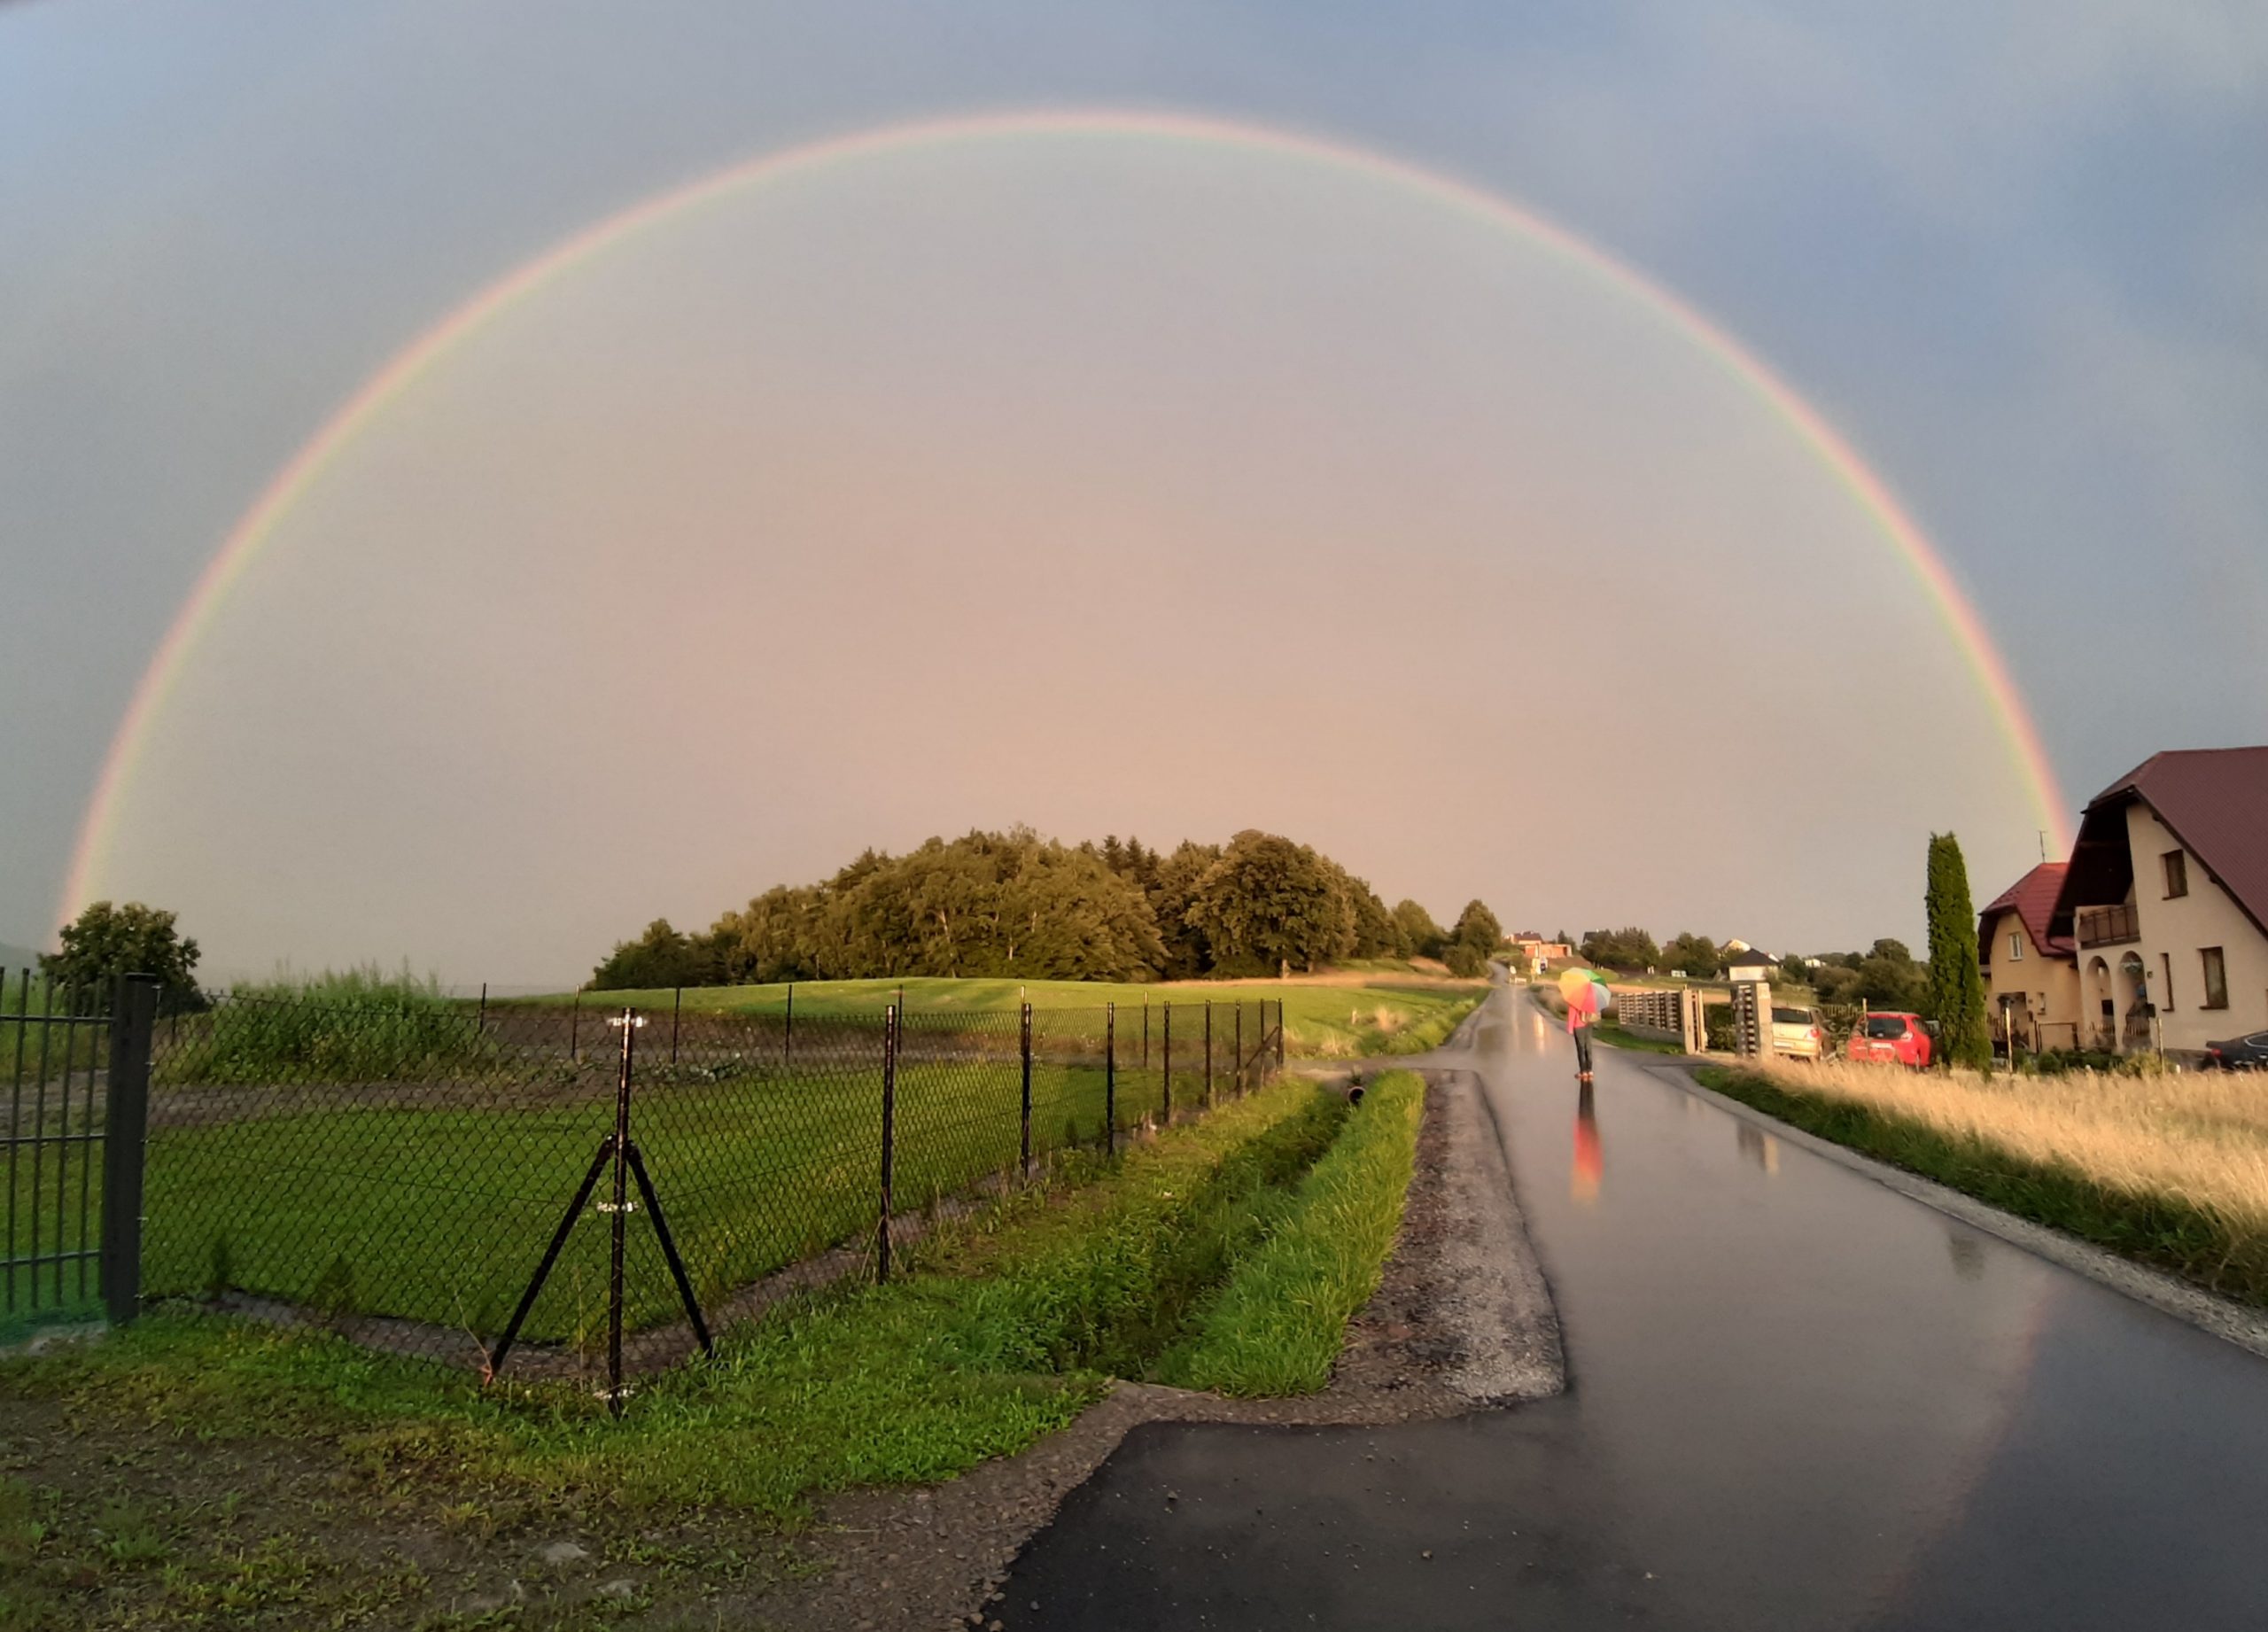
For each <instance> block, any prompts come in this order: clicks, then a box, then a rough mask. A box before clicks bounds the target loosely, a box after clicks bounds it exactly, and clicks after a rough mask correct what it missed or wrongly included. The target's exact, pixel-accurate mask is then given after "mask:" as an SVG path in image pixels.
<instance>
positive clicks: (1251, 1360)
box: [1158, 1071, 1425, 1395]
mask: <svg viewBox="0 0 2268 1632" xmlns="http://www.w3.org/2000/svg"><path fill="white" fill-rule="evenodd" d="M1424 1113H1425V1084H1424V1081H1423V1079H1421V1078H1420V1077H1418V1076H1417V1075H1416V1074H1415V1073H1414V1072H1410V1071H1393V1072H1388V1073H1387V1074H1386V1075H1385V1076H1381V1077H1379V1079H1378V1081H1377V1082H1376V1083H1375V1084H1372V1085H1371V1089H1370V1091H1369V1092H1368V1093H1367V1094H1366V1095H1365V1096H1364V1098H1363V1106H1362V1108H1361V1109H1360V1110H1359V1111H1356V1112H1355V1113H1353V1114H1352V1115H1349V1117H1348V1123H1347V1126H1346V1127H1345V1128H1344V1129H1343V1130H1342V1131H1340V1137H1339V1139H1338V1140H1337V1142H1336V1143H1334V1144H1333V1145H1332V1147H1331V1150H1330V1152H1329V1154H1326V1155H1325V1156H1324V1158H1323V1160H1322V1161H1320V1162H1317V1164H1316V1165H1315V1168H1314V1169H1313V1170H1312V1171H1310V1172H1309V1174H1308V1176H1307V1177H1306V1178H1305V1179H1303V1180H1302V1181H1301V1184H1300V1187H1299V1191H1298V1193H1297V1194H1296V1196H1295V1197H1294V1198H1293V1202H1292V1206H1291V1208H1290V1211H1289V1213H1288V1216H1286V1217H1285V1219H1284V1220H1283V1221H1282V1223H1281V1224H1279V1225H1278V1227H1277V1228H1276V1229H1275V1230H1274V1231H1273V1232H1271V1233H1270V1236H1269V1237H1268V1240H1266V1242H1265V1243H1264V1244H1262V1246H1261V1247H1259V1249H1258V1250H1257V1251H1255V1252H1254V1253H1253V1254H1252V1255H1251V1256H1250V1257H1249V1258H1247V1260H1246V1261H1245V1262H1244V1263H1242V1264H1240V1265H1239V1267H1238V1269H1237V1271H1236V1273H1235V1275H1234V1276H1233V1277H1232V1278H1231V1279H1230V1280H1228V1281H1227V1282H1226V1283H1225V1284H1224V1285H1223V1286H1222V1287H1221V1289H1220V1290H1219V1292H1218V1293H1216V1294H1214V1296H1213V1297H1211V1298H1210V1299H1209V1300H1208V1302H1207V1303H1206V1304H1205V1306H1204V1307H1203V1308H1202V1309H1200V1311H1199V1313H1198V1316H1197V1317H1196V1319H1195V1320H1194V1321H1193V1322H1192V1328H1193V1329H1192V1332H1191V1333H1190V1335H1189V1336H1188V1337H1187V1338H1186V1339H1185V1340H1184V1341H1183V1342H1182V1343H1181V1344H1179V1345H1177V1347H1176V1348H1174V1349H1173V1350H1172V1351H1171V1352H1170V1353H1169V1354H1168V1355H1167V1356H1166V1357H1165V1359H1164V1360H1163V1361H1162V1362H1161V1364H1160V1366H1159V1368H1158V1375H1159V1377H1160V1379H1161V1380H1163V1381H1166V1382H1170V1383H1177V1384H1179V1385H1181V1386H1182V1387H1191V1388H1211V1389H1216V1390H1217V1391H1219V1392H1220V1393H1223V1394H1228V1395H1291V1394H1311V1393H1313V1392H1315V1391H1316V1390H1317V1389H1318V1388H1321V1387H1324V1385H1325V1384H1326V1383H1328V1382H1329V1381H1330V1380H1331V1370H1332V1365H1333V1364H1335V1363H1336V1362H1337V1360H1338V1358H1339V1351H1340V1348H1341V1347H1342V1346H1343V1345H1344V1343H1345V1341H1346V1333H1347V1322H1348V1320H1349V1319H1351V1318H1352V1317H1354V1315H1355V1311H1356V1310H1358V1309H1361V1308H1362V1307H1363V1304H1364V1303H1366V1302H1369V1301H1370V1297H1371V1294H1372V1293H1374V1292H1376V1291H1377V1290H1378V1285H1379V1274H1380V1272H1381V1271H1382V1269H1383V1267H1384V1265H1385V1263H1386V1255H1387V1254H1388V1253H1390V1252H1391V1251H1392V1250H1393V1249H1394V1238H1395V1236H1396V1234H1397V1233H1398V1232H1400V1230H1401V1228H1402V1204H1403V1202H1404V1201H1405V1200H1406V1199H1407V1197H1408V1194H1409V1189H1410V1173H1411V1171H1412V1170H1413V1169H1414V1168H1415V1165H1416V1162H1417V1128H1418V1123H1419V1121H1420V1119H1421V1118H1422V1116H1423V1115H1424Z"/></svg>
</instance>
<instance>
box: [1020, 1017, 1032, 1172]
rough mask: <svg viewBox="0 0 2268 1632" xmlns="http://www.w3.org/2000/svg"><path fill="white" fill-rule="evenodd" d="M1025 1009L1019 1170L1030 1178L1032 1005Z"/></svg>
mask: <svg viewBox="0 0 2268 1632" xmlns="http://www.w3.org/2000/svg"><path fill="white" fill-rule="evenodd" d="M1023 1008H1024V1017H1023V1057H1024V1095H1023V1138H1022V1144H1021V1147H1020V1148H1021V1154H1019V1156H1018V1158H1017V1160H1018V1162H1020V1163H1021V1166H1020V1167H1019V1169H1018V1170H1019V1171H1021V1173H1022V1174H1023V1175H1024V1176H1025V1177H1030V1176H1031V1005H1030V1004H1029V1003H1027V1004H1025V1005H1024V1006H1023Z"/></svg>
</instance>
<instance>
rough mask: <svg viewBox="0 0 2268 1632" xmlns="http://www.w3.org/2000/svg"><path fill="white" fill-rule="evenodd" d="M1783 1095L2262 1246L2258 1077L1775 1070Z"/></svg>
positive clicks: (2263, 1137) (2264, 1202) (2264, 1122)
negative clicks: (1966, 1143)
mask: <svg viewBox="0 0 2268 1632" xmlns="http://www.w3.org/2000/svg"><path fill="white" fill-rule="evenodd" d="M1764 1075H1765V1076H1767V1078H1768V1079H1769V1080H1770V1081H1771V1082H1772V1083H1773V1084H1775V1086H1777V1087H1778V1088H1780V1089H1781V1090H1782V1091H1783V1092H1787V1093H1790V1094H1797V1095H1802V1094H1815V1095H1821V1096H1824V1097H1827V1098H1831V1099H1844V1100H1852V1101H1855V1102H1857V1103H1859V1104H1861V1105H1865V1106H1869V1107H1874V1108H1875V1109H1877V1110H1881V1111H1885V1112H1890V1113H1893V1114H1896V1115H1903V1116H1907V1117H1910V1118H1912V1119H1913V1120H1915V1121H1916V1122H1919V1123H1923V1124H1925V1125H1926V1126H1928V1127H1930V1128H1932V1129H1934V1130H1936V1131H1938V1132H1940V1133H1944V1134H1949V1135H1952V1136H1954V1137H1956V1138H1959V1137H1962V1136H1969V1137H1973V1138H1976V1139H1981V1140H1984V1141H1985V1142H1986V1143H1988V1144H1991V1145H1994V1146H1999V1147H2000V1149H2002V1150H2005V1151H2007V1152H2008V1153H2009V1154H2012V1155H2016V1156H2018V1157H2022V1158H2025V1159H2028V1160H2031V1161H2034V1162H2060V1163H2062V1165H2064V1166H2066V1167H2068V1168H2070V1169H2073V1170H2077V1171H2078V1172H2079V1173H2081V1174H2084V1175H2085V1176H2086V1177H2089V1178H2092V1179H2093V1180H2095V1181H2097V1182H2098V1183H2101V1184H2103V1185H2109V1186H2110V1187H2112V1188H2114V1189H2117V1190H2121V1191H2124V1192H2125V1193H2128V1194H2130V1195H2135V1196H2140V1197H2144V1198H2148V1197H2153V1196H2168V1197H2171V1198H2173V1199H2175V1200H2178V1201H2186V1202H2187V1203H2188V1204H2189V1205H2191V1206H2193V1207H2195V1208H2199V1209H2201V1210H2202V1211H2204V1212H2207V1213H2210V1214H2212V1215H2214V1216H2218V1217H2219V1218H2221V1219H2222V1220H2223V1221H2224V1222H2225V1224H2226V1225H2227V1226H2228V1227H2229V1228H2230V1230H2231V1231H2232V1232H2233V1233H2236V1234H2240V1235H2254V1236H2257V1235H2268V1076H2258V1075H2255V1074H2253V1073H2249V1072H2229V1071H2186V1072H2171V1071H2164V1072H2153V1073H2150V1074H2148V1075H2146V1076H2124V1075H2119V1076H2107V1075H2104V1074H2101V1073H2099V1072H2094V1071H2079V1072H2074V1073H2073V1074H2071V1075H2070V1076H2039V1077H2031V1076H2013V1077H2011V1076H1991V1077H1986V1076H1978V1075H1977V1073H1975V1072H1973V1071H1952V1072H1946V1071H1907V1070H1904V1069H1899V1068H1898V1067H1895V1066H1870V1065H1856V1064H1852V1062H1850V1061H1828V1062H1826V1063H1824V1064H1821V1065H1818V1066H1806V1065H1798V1064H1793V1063H1788V1062H1780V1063H1775V1064H1774V1065H1771V1066H1769V1067H1767V1068H1766V1069H1765V1072H1764Z"/></svg>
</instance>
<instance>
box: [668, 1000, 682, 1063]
mask: <svg viewBox="0 0 2268 1632" xmlns="http://www.w3.org/2000/svg"><path fill="white" fill-rule="evenodd" d="M684 1013H685V988H684V987H682V986H680V987H679V988H678V989H677V991H676V993H675V995H674V996H672V998H671V999H670V1063H671V1064H672V1065H675V1064H676V1063H677V1022H678V1019H679V1017H680V1015H682V1014H684Z"/></svg>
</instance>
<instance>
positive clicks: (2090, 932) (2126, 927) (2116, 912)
mask: <svg viewBox="0 0 2268 1632" xmlns="http://www.w3.org/2000/svg"><path fill="white" fill-rule="evenodd" d="M2072 929H2073V933H2074V936H2075V937H2076V938H2077V940H2078V944H2080V945H2081V946H2082V947H2088V946H2123V945H2124V944H2126V943H2127V942H2129V941H2139V940H2140V939H2141V938H2142V926H2141V920H2140V916H2139V915H2138V914H2137V913H2135V911H2134V909H2133V908H2132V906H2083V907H2081V908H2079V909H2078V913H2075V914H2074V915H2073V920H2072Z"/></svg>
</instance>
